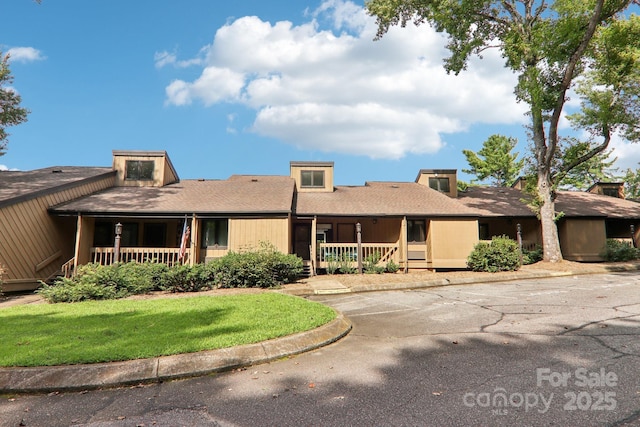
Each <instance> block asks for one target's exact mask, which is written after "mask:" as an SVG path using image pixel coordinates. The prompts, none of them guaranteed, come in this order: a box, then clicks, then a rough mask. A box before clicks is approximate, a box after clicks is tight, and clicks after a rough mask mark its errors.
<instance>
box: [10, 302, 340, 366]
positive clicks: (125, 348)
mask: <svg viewBox="0 0 640 427" xmlns="http://www.w3.org/2000/svg"><path fill="white" fill-rule="evenodd" d="M334 318H335V312H334V311H333V310H332V309H330V308H329V307H326V306H323V305H321V304H318V303H315V302H312V301H307V300H304V299H302V298H296V297H292V296H288V295H282V294H277V293H261V294H249V295H229V296H199V297H192V298H191V297H189V298H167V299H154V300H110V301H88V302H81V303H73V304H42V305H29V306H17V307H9V308H6V309H1V310H0V343H2V345H0V366H50V365H66V364H79V363H97V362H110V361H119V360H131V359H140V358H148V357H155V356H164V355H171V354H179V353H190V352H195V351H201V350H212V349H217V348H224V347H231V346H236V345H242V344H250V343H255V342H259V341H264V340H267V339H271V338H277V337H281V336H285V335H290V334H293V333H296V332H301V331H305V330H309V329H313V328H315V327H318V326H321V325H323V324H325V323H327V322H329V321H331V320H332V319H334Z"/></svg>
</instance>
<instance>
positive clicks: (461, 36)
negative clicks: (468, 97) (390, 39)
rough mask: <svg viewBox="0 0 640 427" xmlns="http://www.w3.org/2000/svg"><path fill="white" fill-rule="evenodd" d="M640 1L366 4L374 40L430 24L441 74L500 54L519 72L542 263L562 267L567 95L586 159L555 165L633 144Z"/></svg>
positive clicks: (639, 75)
mask: <svg viewBox="0 0 640 427" xmlns="http://www.w3.org/2000/svg"><path fill="white" fill-rule="evenodd" d="M632 4H640V0H581V1H576V0H556V1H554V2H546V1H539V0H468V1H455V0H428V1H427V0H368V1H367V3H366V5H367V8H368V10H369V13H370V14H371V15H373V16H376V19H377V24H378V33H377V37H378V38H379V37H382V36H383V35H384V34H385V33H386V32H387V31H388V30H389V28H390V27H391V26H393V25H401V26H405V25H406V24H407V23H408V22H411V21H413V22H414V23H415V24H417V25H419V24H423V23H425V22H426V23H429V24H431V25H432V26H433V27H434V28H435V30H436V31H439V32H446V33H447V35H448V44H447V48H448V50H449V52H450V53H451V56H450V57H449V58H446V59H445V65H444V66H445V69H446V70H447V71H448V72H454V73H455V74H458V73H460V72H461V71H462V70H464V69H465V68H466V66H467V62H468V59H469V57H470V56H471V55H478V56H480V55H481V54H482V52H483V51H484V50H486V49H489V48H493V47H498V48H500V49H501V52H502V55H503V57H504V59H505V62H506V66H507V67H508V68H510V69H511V70H513V71H514V73H516V75H517V77H518V83H517V85H516V87H515V95H516V98H517V100H518V101H520V102H524V103H526V104H527V105H528V115H529V119H530V124H529V130H530V133H531V136H532V146H533V152H532V156H533V158H534V165H535V170H536V177H537V183H536V193H537V194H536V198H537V201H538V204H539V206H540V211H539V216H540V223H541V227H542V241H543V252H544V260H545V261H553V262H556V261H561V260H562V253H561V251H560V242H559V239H558V230H557V227H556V224H555V221H554V218H555V196H556V192H555V190H556V188H557V185H558V181H557V178H558V176H557V174H556V175H555V176H554V174H553V173H552V165H553V163H554V162H555V161H556V159H557V158H556V152H557V151H558V149H559V145H560V141H561V136H560V134H559V123H560V119H561V117H562V113H563V111H564V107H565V103H566V101H567V93H568V91H569V89H572V88H575V90H576V93H577V94H578V95H579V96H580V97H581V100H582V103H581V108H580V110H579V112H578V113H576V114H574V115H572V116H570V119H571V122H572V124H573V125H574V126H575V127H576V129H582V130H586V131H588V132H589V133H590V137H591V139H590V140H589V141H587V142H588V143H589V150H588V151H587V152H586V153H584V154H583V155H581V156H579V157H578V158H576V159H574V160H573V161H570V162H568V163H563V164H562V165H560V168H559V172H561V173H566V172H568V171H571V170H572V169H574V168H576V167H577V166H578V165H580V164H582V163H584V162H585V161H587V160H589V159H591V158H593V157H594V156H596V155H597V154H600V153H602V152H603V151H604V150H606V149H607V147H608V146H609V142H610V141H611V135H612V134H613V133H618V134H619V135H620V136H622V137H623V138H626V139H627V140H629V141H636V140H637V139H638V137H639V135H638V133H639V130H640V129H639V128H638V123H640V120H639V119H640V108H639V106H640V102H638V97H639V95H640V59H639V58H640V54H639V53H640V18H638V17H637V16H634V15H631V16H629V17H626V16H625V15H624V12H625V11H627V9H628V8H629V7H630V6H631V5H632Z"/></svg>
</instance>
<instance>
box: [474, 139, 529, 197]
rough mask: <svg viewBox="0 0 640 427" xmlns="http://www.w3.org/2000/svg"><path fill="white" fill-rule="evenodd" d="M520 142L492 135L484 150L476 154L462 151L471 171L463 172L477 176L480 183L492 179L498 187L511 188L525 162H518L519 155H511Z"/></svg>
mask: <svg viewBox="0 0 640 427" xmlns="http://www.w3.org/2000/svg"><path fill="white" fill-rule="evenodd" d="M517 143H518V140H517V139H515V138H510V137H506V136H503V135H491V136H490V137H489V138H488V139H487V140H486V141H485V142H484V143H483V144H482V148H481V149H480V150H479V151H478V153H475V152H473V151H471V150H462V153H463V154H464V155H465V157H466V158H467V163H469V166H470V168H469V169H462V171H463V172H466V173H469V174H472V175H475V176H476V178H477V180H478V181H484V180H485V179H487V178H489V179H491V182H492V184H493V185H495V186H497V187H506V186H510V185H511V184H513V183H514V182H515V180H516V179H517V178H518V176H519V175H520V171H521V170H522V167H523V166H524V160H523V159H522V160H517V158H518V153H513V154H512V153H511V151H513V149H514V148H515V147H516V144H517Z"/></svg>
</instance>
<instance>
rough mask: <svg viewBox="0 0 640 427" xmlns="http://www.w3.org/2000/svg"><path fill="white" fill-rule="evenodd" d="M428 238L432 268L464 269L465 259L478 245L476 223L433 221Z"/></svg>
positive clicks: (445, 220)
mask: <svg viewBox="0 0 640 427" xmlns="http://www.w3.org/2000/svg"><path fill="white" fill-rule="evenodd" d="M429 237H430V239H429V241H430V246H431V247H430V256H431V261H432V266H433V268H466V267H467V257H468V256H469V254H470V253H471V251H472V250H473V248H474V246H475V245H476V243H478V221H477V220H476V219H455V220H452V219H433V220H431V221H430V222H429Z"/></svg>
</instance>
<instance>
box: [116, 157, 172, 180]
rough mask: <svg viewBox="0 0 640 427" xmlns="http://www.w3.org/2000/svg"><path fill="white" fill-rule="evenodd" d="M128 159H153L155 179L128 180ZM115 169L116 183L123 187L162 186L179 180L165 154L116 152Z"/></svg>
mask: <svg viewBox="0 0 640 427" xmlns="http://www.w3.org/2000/svg"><path fill="white" fill-rule="evenodd" d="M127 160H142V161H153V162H154V165H153V180H152V181H144V180H140V181H138V180H126V179H125V178H126V177H125V173H126V163H127ZM113 169H114V170H115V171H116V172H117V174H116V185H117V186H121V187H162V186H164V185H167V184H171V183H173V182H176V181H177V180H178V177H177V176H176V175H175V174H174V172H173V169H172V168H171V166H170V161H169V159H168V157H167V156H166V155H165V154H162V155H161V154H152V153H150V154H147V155H145V154H144V153H140V154H135V153H126V152H125V154H117V153H116V154H114V156H113Z"/></svg>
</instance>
